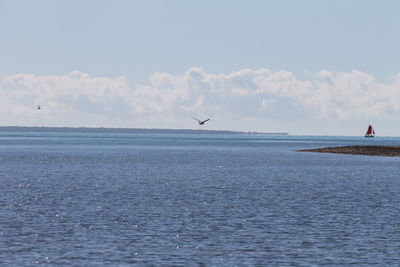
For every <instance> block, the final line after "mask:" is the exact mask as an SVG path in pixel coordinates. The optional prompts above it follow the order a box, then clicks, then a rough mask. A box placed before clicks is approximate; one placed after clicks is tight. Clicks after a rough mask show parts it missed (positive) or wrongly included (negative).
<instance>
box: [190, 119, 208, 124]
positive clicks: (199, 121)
mask: <svg viewBox="0 0 400 267" xmlns="http://www.w3.org/2000/svg"><path fill="white" fill-rule="evenodd" d="M193 119H195V120H196V121H197V122H198V123H199V125H204V123H205V122H206V121H209V120H210V119H206V120H204V121H202V120H199V119H196V118H193Z"/></svg>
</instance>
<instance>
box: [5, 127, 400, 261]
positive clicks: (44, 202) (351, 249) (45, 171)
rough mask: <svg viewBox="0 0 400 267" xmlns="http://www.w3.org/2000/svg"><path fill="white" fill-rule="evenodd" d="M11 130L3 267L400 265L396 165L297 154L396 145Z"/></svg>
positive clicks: (388, 141)
mask: <svg viewBox="0 0 400 267" xmlns="http://www.w3.org/2000/svg"><path fill="white" fill-rule="evenodd" d="M14 130H15V129H14ZM14 130H12V129H11V130H10V129H7V130H4V129H3V130H1V129H0V182H1V186H0V265H1V266H37V265H43V266H400V158H396V157H376V156H353V155H340V154H323V153H312V152H297V150H299V149H309V148H320V147H330V146H342V145H367V144H369V145H370V144H373V145H400V138H397V137H396V138H395V137H376V138H368V139H367V138H364V137H339V136H293V135H272V134H260V133H258V134H257V133H234V132H201V131H183V132H180V131H162V130H151V131H139V130H138V131H135V130H131V131H118V130H112V131H107V130H105V129H98V130H96V129H94V130H90V131H89V130H85V129H72V130H71V129H68V130H67V129H64V130H63V129H57V130H52V129H51V128H49V129H39V130H37V129H35V128H26V129H25V128H24V129H19V128H18V129H16V130H15V131H14Z"/></svg>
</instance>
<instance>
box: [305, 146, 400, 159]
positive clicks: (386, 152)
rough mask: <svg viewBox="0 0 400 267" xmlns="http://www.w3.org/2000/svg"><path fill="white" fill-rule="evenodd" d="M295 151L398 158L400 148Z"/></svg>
mask: <svg viewBox="0 0 400 267" xmlns="http://www.w3.org/2000/svg"><path fill="white" fill-rule="evenodd" d="M297 151H299V152H319V153H334V154H350V155H364V156H382V157H400V146H340V147H325V148H316V149H302V150H297Z"/></svg>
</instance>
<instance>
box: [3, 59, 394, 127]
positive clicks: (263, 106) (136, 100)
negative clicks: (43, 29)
mask: <svg viewBox="0 0 400 267" xmlns="http://www.w3.org/2000/svg"><path fill="white" fill-rule="evenodd" d="M0 92H1V98H0V115H1V118H0V123H1V124H2V125H21V124H24V125H58V126H61V125H66V126H110V127H163V128H164V127H170V128H184V127H190V126H191V125H192V123H193V121H192V120H191V117H192V116H207V117H208V116H211V117H218V119H219V120H220V121H224V120H226V121H227V123H226V124H224V123H221V124H220V125H223V126H224V127H225V128H230V124H229V123H232V124H233V123H234V121H237V120H239V121H241V122H243V123H242V125H243V127H247V128H248V130H253V129H251V127H252V126H251V123H250V122H251V121H266V120H273V118H279V120H283V121H284V120H288V121H295V120H296V121H302V120H303V121H309V122H310V121H313V120H314V121H316V120H320V119H325V118H328V119H329V120H332V119H335V120H339V121H340V120H356V119H364V120H368V119H371V118H380V117H385V116H390V115H393V114H394V113H398V112H400V74H399V75H396V76H394V77H393V78H392V79H391V81H390V82H389V83H383V82H379V81H377V80H376V79H375V78H374V77H373V76H372V75H369V74H367V73H363V72H361V71H356V70H354V71H351V72H330V71H326V70H322V71H320V72H317V73H311V74H308V75H307V77H306V78H305V79H299V78H297V77H296V76H295V75H294V74H293V73H291V72H288V71H278V72H271V71H269V70H267V69H259V70H250V69H244V70H240V71H237V72H233V73H228V74H212V73H207V72H206V71H205V70H204V69H202V68H199V67H193V68H191V69H189V70H187V71H186V72H185V73H182V74H180V75H172V74H168V73H154V74H153V75H152V76H151V77H150V78H149V81H148V83H147V84H143V85H136V86H132V85H129V83H128V81H127V79H126V78H124V77H116V78H108V77H92V76H90V75H89V74H86V73H82V72H80V71H73V72H71V73H69V74H67V75H62V76H36V75H30V74H15V75H9V76H4V77H1V79H0ZM36 104H41V105H42V106H43V110H41V111H40V112H41V115H40V116H39V115H38V112H36V110H35V105H36ZM399 115H400V114H399ZM250 118H251V119H250ZM246 120H247V121H246ZM228 122H229V123H228ZM280 125H281V124H280ZM216 128H218V127H216ZM232 128H235V127H232ZM254 128H256V129H260V127H259V125H256V126H254ZM235 129H236V128H235ZM288 129H289V128H288ZM241 130H244V129H241Z"/></svg>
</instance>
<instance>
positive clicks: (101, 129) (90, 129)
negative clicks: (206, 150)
mask: <svg viewBox="0 0 400 267" xmlns="http://www.w3.org/2000/svg"><path fill="white" fill-rule="evenodd" d="M0 132H78V133H157V134H160V133H161V134H168V133H177V134H211V133H214V134H265V135H289V134H288V133H264V132H243V131H228V130H203V129H149V128H104V127H43V126H0Z"/></svg>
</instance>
